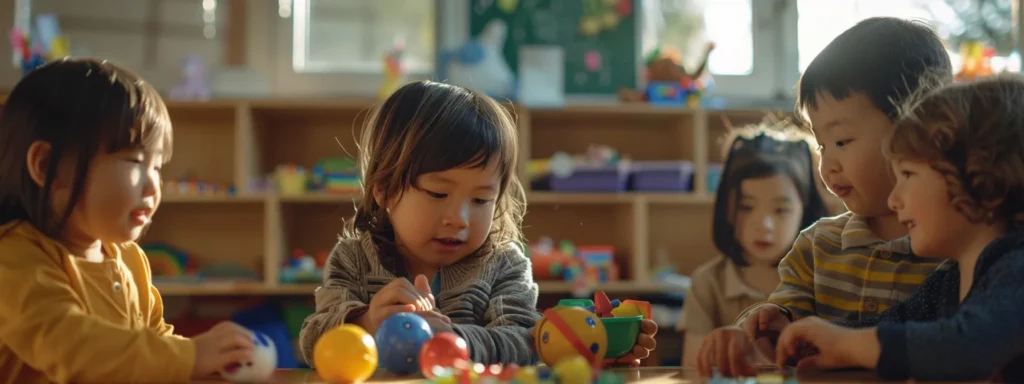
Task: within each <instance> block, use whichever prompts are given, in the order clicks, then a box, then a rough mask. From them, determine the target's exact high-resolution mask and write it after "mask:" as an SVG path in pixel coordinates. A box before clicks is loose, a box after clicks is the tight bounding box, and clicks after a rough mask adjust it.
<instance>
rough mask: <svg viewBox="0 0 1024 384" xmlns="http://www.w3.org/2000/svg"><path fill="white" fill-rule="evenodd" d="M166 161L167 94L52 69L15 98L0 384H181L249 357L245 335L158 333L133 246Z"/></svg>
mask: <svg viewBox="0 0 1024 384" xmlns="http://www.w3.org/2000/svg"><path fill="white" fill-rule="evenodd" d="M170 153H171V123H170V119H169V118H168V116H167V108H166V107H165V106H164V104H163V101H161V99H160V96H159V95H158V94H157V92H156V91H155V90H154V89H153V87H152V86H150V85H149V84H147V83H145V82H144V81H143V80H142V79H140V78H139V77H138V76H136V75H135V74H134V73H131V72H129V71H127V70H124V69H122V68H119V67H117V66H115V65H113V64H110V63H107V62H99V61H93V60H70V59H66V60H62V61H58V62H54V63H51V64H48V65H46V66H43V67H40V68H38V69H36V70H35V71H33V72H31V73H29V74H28V75H27V76H25V78H23V79H22V80H21V81H20V82H19V83H18V85H17V86H16V87H15V88H14V91H13V92H11V94H10V97H9V98H8V99H7V101H6V104H5V105H4V109H3V114H2V116H0V292H2V293H0V383H19V384H21V383H42V382H59V383H65V382H154V381H160V382H183V381H189V379H190V378H201V377H205V376H207V375H211V374H215V373H216V372H217V371H218V370H219V369H220V368H222V367H224V366H226V365H229V364H232V363H235V362H239V361H245V360H248V359H250V355H251V354H252V350H253V344H252V336H251V335H250V334H249V333H248V332H247V331H246V330H245V329H243V328H242V327H240V326H238V325H235V324H231V323H224V324H220V325H218V326H216V327H214V328H213V329H211V330H210V331H208V332H207V333H205V334H203V335H200V336H198V337H196V338H194V339H191V340H189V339H186V338H183V337H180V336H175V335H174V334H173V328H172V327H171V326H170V325H168V324H167V323H165V322H164V319H163V307H162V302H161V299H160V293H159V292H157V290H156V288H154V287H153V285H152V283H151V280H150V279H151V275H150V270H149V264H148V262H147V261H146V256H145V254H144V253H143V252H142V250H141V249H140V248H139V246H138V245H137V244H136V243H135V239H137V238H138V237H139V235H140V234H141V233H142V232H143V231H144V229H145V228H146V227H147V226H148V225H149V222H150V218H151V217H152V216H153V214H154V213H155V212H156V209H157V207H158V206H159V204H160V167H161V166H162V165H163V164H164V163H165V162H166V161H167V160H169V158H170Z"/></svg>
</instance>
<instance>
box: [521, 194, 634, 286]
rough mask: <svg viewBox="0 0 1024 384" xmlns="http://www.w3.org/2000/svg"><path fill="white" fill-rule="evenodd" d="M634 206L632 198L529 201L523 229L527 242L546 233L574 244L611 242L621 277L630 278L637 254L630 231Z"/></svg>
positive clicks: (631, 231)
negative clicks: (609, 201)
mask: <svg viewBox="0 0 1024 384" xmlns="http://www.w3.org/2000/svg"><path fill="white" fill-rule="evenodd" d="M633 207H634V203H632V202H630V203H629V204H615V205H608V204H601V203H597V204H564V205H563V204H550V205H530V206H529V207H528V213H527V215H526V218H525V220H524V222H523V232H524V235H525V236H526V239H527V241H528V242H529V243H530V244H533V243H535V242H537V241H538V240H539V239H540V238H541V237H543V236H548V237H550V238H551V239H552V240H554V242H555V244H558V242H560V241H562V240H569V241H571V242H572V243H573V244H575V245H577V246H580V245H609V246H612V247H614V249H615V253H614V256H613V258H614V260H615V264H616V265H618V267H619V271H620V272H619V276H620V278H621V279H622V280H629V279H632V278H633V277H634V276H635V274H636V273H637V271H636V270H635V268H634V266H633V258H634V257H635V256H636V255H635V249H634V248H635V244H634V242H633V240H634V239H633V235H632V234H633V225H634V220H633Z"/></svg>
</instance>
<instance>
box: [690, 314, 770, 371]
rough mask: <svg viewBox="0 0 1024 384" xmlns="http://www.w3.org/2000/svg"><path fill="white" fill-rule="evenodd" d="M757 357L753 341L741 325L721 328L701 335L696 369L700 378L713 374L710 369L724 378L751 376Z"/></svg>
mask: <svg viewBox="0 0 1024 384" xmlns="http://www.w3.org/2000/svg"><path fill="white" fill-rule="evenodd" d="M758 356H759V354H758V353H757V350H756V349H755V347H754V340H753V339H751V338H750V336H748V335H747V334H746V332H744V331H743V329H742V328H740V327H736V326H728V327H721V328H718V329H715V330H713V331H711V333H708V335H707V336H704V341H703V342H701V345H700V350H698V351H697V371H698V372H700V374H701V376H704V377H711V376H713V372H712V369H713V368H717V369H718V373H720V374H721V375H722V376H726V377H733V376H750V377H752V376H755V375H757V371H756V370H755V369H754V365H755V363H756V362H757V360H758Z"/></svg>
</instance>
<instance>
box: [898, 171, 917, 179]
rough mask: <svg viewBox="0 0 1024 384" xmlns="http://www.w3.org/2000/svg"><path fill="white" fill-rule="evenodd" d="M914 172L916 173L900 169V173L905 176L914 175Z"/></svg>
mask: <svg viewBox="0 0 1024 384" xmlns="http://www.w3.org/2000/svg"><path fill="white" fill-rule="evenodd" d="M913 174H914V173H913V172H910V171H900V175H902V176H903V178H908V177H910V176H912V175H913Z"/></svg>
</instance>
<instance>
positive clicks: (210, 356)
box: [192, 322, 255, 378]
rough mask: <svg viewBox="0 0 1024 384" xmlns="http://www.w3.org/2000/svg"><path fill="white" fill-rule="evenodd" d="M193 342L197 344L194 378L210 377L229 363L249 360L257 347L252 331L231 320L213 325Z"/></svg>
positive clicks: (193, 367) (193, 370)
mask: <svg viewBox="0 0 1024 384" xmlns="http://www.w3.org/2000/svg"><path fill="white" fill-rule="evenodd" d="M192 342H193V343H195V346H196V357H195V358H196V361H195V364H194V365H193V366H192V378H205V377H209V376H210V375H213V374H216V373H217V372H218V371H220V370H221V369H222V368H224V367H226V366H228V365H231V364H234V363H240V362H243V361H249V360H251V359H252V353H253V350H254V349H255V346H254V345H253V335H252V333H250V332H249V331H248V330H247V329H245V328H242V326H240V325H238V324H235V323H231V322H223V323H219V324H217V325H215V326H213V328H210V330H209V331H206V332H204V333H203V334H201V335H199V336H196V337H194V338H192Z"/></svg>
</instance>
